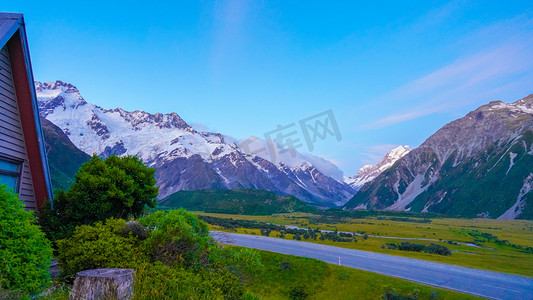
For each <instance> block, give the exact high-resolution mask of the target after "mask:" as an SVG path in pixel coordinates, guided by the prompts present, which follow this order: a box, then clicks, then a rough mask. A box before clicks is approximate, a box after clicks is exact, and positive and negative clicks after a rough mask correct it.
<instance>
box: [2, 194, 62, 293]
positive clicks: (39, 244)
mask: <svg viewBox="0 0 533 300" xmlns="http://www.w3.org/2000/svg"><path fill="white" fill-rule="evenodd" d="M35 221H36V220H35V216H34V213H33V212H32V211H25V210H24V204H23V203H22V201H20V200H19V199H18V197H17V195H16V194H13V193H11V192H10V191H9V190H8V188H7V186H6V185H2V184H0V250H1V251H0V270H1V273H0V291H2V290H11V291H17V294H19V295H20V294H23V295H32V294H36V293H39V292H40V291H41V290H42V289H43V287H45V286H46V285H47V284H48V282H49V281H50V275H49V274H48V268H49V267H50V263H51V261H52V248H51V246H50V242H49V241H48V240H47V239H46V238H45V236H44V233H43V232H42V231H41V230H40V228H39V226H38V225H36V224H35ZM0 293H1V294H7V293H8V292H0ZM1 294H0V296H1ZM10 294H13V293H10ZM6 297H7V296H6Z"/></svg>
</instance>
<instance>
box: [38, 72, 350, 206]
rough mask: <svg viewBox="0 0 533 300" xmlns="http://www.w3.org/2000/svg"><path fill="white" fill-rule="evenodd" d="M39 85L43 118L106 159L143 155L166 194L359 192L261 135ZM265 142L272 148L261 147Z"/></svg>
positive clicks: (325, 166) (319, 163) (328, 169)
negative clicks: (238, 136)
mask: <svg viewBox="0 0 533 300" xmlns="http://www.w3.org/2000/svg"><path fill="white" fill-rule="evenodd" d="M35 88H36V92H37V97H38V100H39V109H40V112H41V115H42V116H43V117H44V118H46V119H48V120H49V121H51V122H52V123H54V124H55V125H56V126H58V127H59V128H61V129H62V130H63V132H65V134H66V135H67V136H68V137H69V139H70V140H71V141H72V143H74V145H76V147H78V148H79V149H80V150H82V151H84V152H85V153H88V154H91V155H92V154H97V155H100V156H104V157H105V156H109V155H111V154H117V155H136V156H138V157H140V158H141V159H142V160H143V161H144V162H145V163H146V164H147V165H149V166H151V167H154V168H156V180H157V183H158V185H159V186H160V189H159V194H160V195H159V196H160V198H163V197H165V196H168V195H170V194H172V193H174V192H176V191H179V190H200V189H243V188H252V189H264V190H268V191H273V192H275V193H278V194H281V195H284V194H291V195H293V196H296V197H297V198H299V199H301V200H304V201H307V202H312V203H315V204H319V205H324V206H338V205H343V204H344V203H345V202H346V201H347V200H348V199H350V198H351V197H352V196H353V194H354V193H355V190H354V189H353V188H352V187H350V186H349V185H348V184H346V183H344V182H343V180H342V178H343V176H342V172H341V171H340V170H339V169H338V168H337V167H336V166H335V165H333V164H332V163H331V162H329V161H327V160H325V159H322V158H319V157H316V156H312V155H308V154H302V153H299V152H297V151H295V150H290V151H289V150H288V149H279V148H278V147H277V145H275V144H273V146H271V145H269V144H271V143H268V144H267V143H266V142H264V141H261V140H259V139H257V138H250V139H248V140H246V141H239V142H237V141H235V140H234V139H233V138H231V137H228V136H224V135H222V134H219V133H211V132H199V131H197V130H195V129H193V128H192V127H191V126H189V125H188V124H187V123H186V122H185V121H184V120H183V119H182V118H181V117H180V116H179V115H178V114H176V113H168V114H161V113H156V114H150V113H147V112H144V111H138V110H137V111H133V112H129V111H125V110H123V109H121V108H116V109H104V108H101V107H99V106H96V105H93V104H91V103H89V102H87V101H85V100H84V99H83V97H82V96H81V94H80V92H79V91H78V89H77V88H76V87H75V86H73V85H72V84H69V83H65V82H62V81H55V82H45V83H41V82H36V83H35ZM250 146H253V147H255V148H251V147H250ZM262 146H266V149H267V150H269V151H270V152H268V151H262V152H261V151H259V152H258V151H257V148H258V147H259V148H265V147H262ZM269 146H270V147H269ZM254 149H255V150H254Z"/></svg>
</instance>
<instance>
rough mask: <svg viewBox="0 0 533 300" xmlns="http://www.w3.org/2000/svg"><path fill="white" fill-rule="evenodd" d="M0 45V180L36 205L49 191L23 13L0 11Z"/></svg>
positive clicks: (27, 202)
mask: <svg viewBox="0 0 533 300" xmlns="http://www.w3.org/2000/svg"><path fill="white" fill-rule="evenodd" d="M0 49H1V50H0V184H7V185H8V187H9V188H11V189H12V190H13V191H14V192H15V193H17V194H19V197H20V199H21V200H22V201H23V202H24V204H25V205H26V208H27V209H31V210H35V211H39V210H40V209H41V207H42V205H43V203H44V201H45V200H46V199H50V200H52V198H53V195H52V184H51V180H50V171H49V169H48V160H47V158H46V152H45V145H44V137H43V131H42V128H41V121H40V118H39V108H38V105H37V97H36V94H35V88H34V82H33V73H32V68H31V61H30V53H29V51H28V43H27V40H26V30H25V27H24V18H23V16H22V14H14V13H0Z"/></svg>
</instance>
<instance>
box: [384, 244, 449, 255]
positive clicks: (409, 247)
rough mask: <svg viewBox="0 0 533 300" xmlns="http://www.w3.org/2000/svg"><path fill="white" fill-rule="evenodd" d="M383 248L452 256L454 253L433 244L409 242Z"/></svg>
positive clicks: (385, 245) (387, 245)
mask: <svg viewBox="0 0 533 300" xmlns="http://www.w3.org/2000/svg"><path fill="white" fill-rule="evenodd" d="M381 248H384V249H390V250H401V251H414V252H426V253H431V254H438V255H452V252H451V251H450V249H449V248H448V247H445V246H441V245H437V244H433V243H431V244H430V245H429V246H426V245H422V244H413V243H409V242H402V243H401V244H395V243H386V244H384V245H382V246H381Z"/></svg>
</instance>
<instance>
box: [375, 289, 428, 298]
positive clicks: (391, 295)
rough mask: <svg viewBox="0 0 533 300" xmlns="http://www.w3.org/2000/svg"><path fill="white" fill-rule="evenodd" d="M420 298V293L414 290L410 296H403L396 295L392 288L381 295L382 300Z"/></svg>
mask: <svg viewBox="0 0 533 300" xmlns="http://www.w3.org/2000/svg"><path fill="white" fill-rule="evenodd" d="M419 297H420V291H419V290H418V289H415V290H414V291H413V293H412V294H410V295H403V294H400V293H398V292H397V291H395V290H394V289H392V288H387V290H385V294H384V295H383V299H384V300H416V299H418V298H419Z"/></svg>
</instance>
